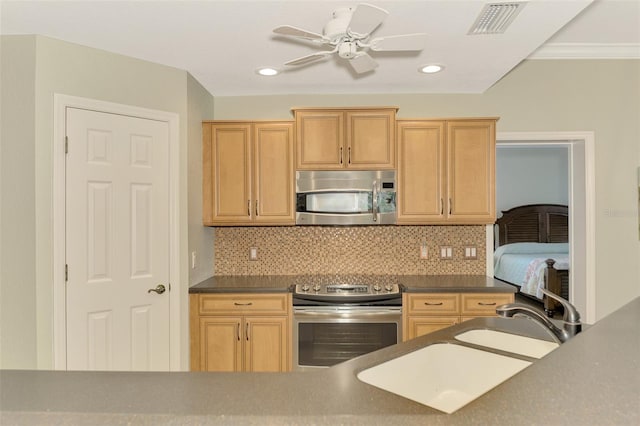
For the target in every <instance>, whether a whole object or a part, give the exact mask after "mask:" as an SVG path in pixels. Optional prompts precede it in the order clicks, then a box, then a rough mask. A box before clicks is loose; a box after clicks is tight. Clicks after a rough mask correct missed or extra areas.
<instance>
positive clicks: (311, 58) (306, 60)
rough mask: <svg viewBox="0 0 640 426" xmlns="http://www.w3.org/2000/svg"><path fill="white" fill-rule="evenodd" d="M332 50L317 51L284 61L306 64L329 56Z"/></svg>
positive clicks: (287, 63)
mask: <svg viewBox="0 0 640 426" xmlns="http://www.w3.org/2000/svg"><path fill="white" fill-rule="evenodd" d="M332 53H333V52H317V53H312V54H310V55H306V56H302V57H300V58H296V59H292V60H290V61H289V62H285V63H284V64H285V65H306V64H310V63H312V62H317V61H320V60H322V59H324V58H327V57H329V56H331V54H332Z"/></svg>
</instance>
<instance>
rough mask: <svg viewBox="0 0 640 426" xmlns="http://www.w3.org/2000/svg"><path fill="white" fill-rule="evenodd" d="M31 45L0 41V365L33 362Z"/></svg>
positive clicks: (20, 39) (18, 39)
mask: <svg viewBox="0 0 640 426" xmlns="http://www.w3.org/2000/svg"><path fill="white" fill-rule="evenodd" d="M35 46H36V44H35V39H34V38H33V37H11V38H4V37H3V38H2V41H1V44H0V52H1V53H2V56H1V57H0V59H1V64H0V65H1V67H2V68H1V71H0V76H1V80H0V88H1V90H2V92H1V94H2V96H1V102H2V103H1V105H0V113H1V116H0V123H1V128H0V138H1V142H2V143H1V144H0V367H3V366H11V367H13V368H28V367H33V366H35V365H36V353H37V344H38V342H37V341H36V333H35V330H36V288H35V285H34V283H35V276H36V274H35V269H34V268H33V261H34V256H33V254H34V252H35V250H36V231H35V214H36V210H35V205H36V199H35V193H34V189H35V162H34V158H35V154H36V153H35V148H36V147H35V144H34V139H35V99H36V97H35V85H34V82H35V72H36V69H35V61H36V53H35V52H36V50H35ZM18 182H19V183H20V184H19V185H17V183H18ZM27 331H28V332H27Z"/></svg>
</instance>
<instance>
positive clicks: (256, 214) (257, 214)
mask: <svg viewBox="0 0 640 426" xmlns="http://www.w3.org/2000/svg"><path fill="white" fill-rule="evenodd" d="M256 216H258V200H256Z"/></svg>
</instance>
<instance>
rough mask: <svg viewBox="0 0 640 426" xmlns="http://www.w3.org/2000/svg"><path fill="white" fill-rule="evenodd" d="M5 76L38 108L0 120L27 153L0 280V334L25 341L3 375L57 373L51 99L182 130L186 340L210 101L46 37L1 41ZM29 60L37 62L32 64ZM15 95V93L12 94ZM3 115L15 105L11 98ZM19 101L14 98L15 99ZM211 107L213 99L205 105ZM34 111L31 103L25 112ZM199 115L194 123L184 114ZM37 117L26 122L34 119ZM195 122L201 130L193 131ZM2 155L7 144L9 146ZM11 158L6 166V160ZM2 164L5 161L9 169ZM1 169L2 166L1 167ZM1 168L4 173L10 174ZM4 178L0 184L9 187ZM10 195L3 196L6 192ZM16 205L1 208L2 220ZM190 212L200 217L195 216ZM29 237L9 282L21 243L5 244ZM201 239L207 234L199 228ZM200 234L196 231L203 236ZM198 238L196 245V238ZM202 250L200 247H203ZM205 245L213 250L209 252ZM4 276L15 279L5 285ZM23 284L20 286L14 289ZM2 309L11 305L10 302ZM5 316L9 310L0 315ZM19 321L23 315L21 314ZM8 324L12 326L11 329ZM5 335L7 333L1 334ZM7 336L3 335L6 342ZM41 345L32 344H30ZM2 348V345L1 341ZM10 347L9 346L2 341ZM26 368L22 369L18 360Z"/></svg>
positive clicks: (132, 64)
mask: <svg viewBox="0 0 640 426" xmlns="http://www.w3.org/2000/svg"><path fill="white" fill-rule="evenodd" d="M2 48H3V49H2V61H3V74H4V71H5V67H8V69H10V70H11V73H12V75H13V76H14V77H15V80H16V81H15V82H14V84H16V85H17V86H20V87H23V88H24V90H23V91H26V92H32V93H33V95H32V97H34V100H33V101H30V100H29V99H26V100H25V109H26V110H25V111H24V113H22V114H18V115H19V117H18V119H17V122H16V123H13V122H12V123H9V124H7V122H6V121H5V120H4V118H5V116H4V114H5V111H4V108H3V125H2V127H3V133H4V131H5V126H7V125H8V126H9V128H10V130H11V131H12V132H13V133H12V134H14V135H15V134H18V135H20V136H21V138H22V140H21V143H24V146H25V147H24V148H21V149H20V153H19V157H16V158H15V160H16V166H18V167H15V169H16V170H15V174H13V175H12V176H10V178H9V179H11V183H12V184H13V185H16V184H17V185H18V188H19V190H20V193H21V194H22V196H24V197H25V198H26V200H30V201H29V202H31V205H24V207H23V210H24V214H23V215H20V216H18V215H17V214H16V215H14V216H13V217H12V218H11V219H12V222H11V223H7V221H4V220H3V222H2V247H3V257H2V267H3V268H2V271H3V273H2V275H3V280H2V283H0V284H1V288H2V292H3V297H2V300H3V302H2V303H3V304H5V303H10V304H11V310H8V311H7V315H4V314H3V315H4V316H3V317H2V319H3V321H2V322H3V325H4V324H7V326H6V327H7V328H9V329H10V330H11V331H10V333H8V334H7V335H8V336H9V337H8V338H10V339H12V342H10V343H15V342H16V341H17V337H16V336H22V339H24V342H28V343H24V344H22V345H20V346H14V345H13V344H4V345H3V347H2V348H1V352H2V359H1V361H2V364H0V367H2V368H52V367H53V349H52V348H53V333H52V322H53V321H52V318H53V288H52V280H53V242H52V232H53V229H52V203H53V199H52V173H53V157H52V155H53V150H52V146H53V143H54V141H53V126H54V117H53V112H54V111H53V107H54V103H53V96H54V94H55V93H60V94H65V95H71V96H79V97H85V98H92V99H98V100H102V101H109V102H115V103H120V104H126V105H134V106H139V107H144V108H149V109H155V110H161V111H168V112H173V113H176V114H178V116H179V120H180V128H179V139H180V148H179V156H180V159H179V163H180V166H179V167H180V172H179V177H178V179H179V181H180V182H179V188H180V193H179V196H180V198H179V205H180V211H179V219H178V220H179V228H180V241H179V245H180V247H179V253H181V258H180V272H179V275H180V281H181V283H182V285H183V287H182V288H183V292H182V293H181V306H182V312H181V315H182V318H181V331H182V334H183V335H184V336H187V335H188V333H187V331H188V310H187V309H186V307H187V306H188V295H187V284H188V282H189V269H188V259H187V257H188V256H187V252H188V244H189V243H188V236H189V222H188V217H187V216H188V211H189V207H188V205H189V203H196V202H197V201H196V200H195V199H193V197H190V196H189V193H188V191H187V188H188V173H187V172H188V170H189V167H188V143H187V141H188V137H192V138H195V139H197V140H196V142H194V143H195V144H200V143H201V142H200V141H201V138H200V136H199V134H198V132H200V131H201V130H199V128H200V126H201V125H200V120H201V114H200V113H198V112H197V111H198V109H199V108H203V109H204V110H205V112H204V115H210V114H211V113H212V103H213V99H212V97H211V96H210V95H209V94H208V93H207V92H206V91H205V90H204V89H203V88H202V87H201V86H200V85H198V84H194V83H193V82H191V83H189V81H188V80H189V77H188V74H187V73H186V72H185V71H183V70H178V69H175V68H171V67H166V66H162V65H157V64H153V63H149V62H145V61H141V60H138V59H133V58H129V57H124V56H121V55H116V54H112V53H108V52H105V51H101V50H97V49H91V48H88V47H83V46H79V45H75V44H71V43H66V42H62V41H58V40H54V39H50V38H46V37H41V36H3V37H2ZM29 58H33V59H29ZM16 90H17V89H16ZM2 95H3V100H2V102H3V106H4V104H5V103H6V102H9V101H10V100H11V99H10V98H8V99H5V92H4V91H3V93H2ZM13 96H15V94H14V95H13ZM207 98H209V99H207ZM29 102H31V104H29ZM189 111H191V113H192V114H193V115H194V116H195V118H194V119H193V120H192V121H189V120H188V112H189ZM30 116H31V117H32V118H31V119H29V117H30ZM194 122H195V124H194ZM2 145H3V150H4V147H5V140H4V138H3V143H2ZM10 160H11V159H10V158H7V160H6V161H10ZM3 161H5V160H3ZM3 166H4V164H3ZM4 170H5V169H4V167H3V172H4ZM4 182H5V179H4V176H3V185H4ZM3 194H4V187H3ZM9 207H10V206H9V205H8V203H5V200H4V199H3V201H2V209H3V211H4V210H5V209H6V208H9ZM192 209H197V207H193V208H192ZM13 227H16V229H24V231H25V232H24V233H22V234H21V235H20V237H21V238H19V239H18V240H17V241H19V244H20V251H19V254H20V255H21V256H20V257H19V258H17V259H15V263H14V264H12V265H10V268H9V270H8V271H7V273H6V274H5V273H4V271H5V266H6V263H8V261H9V260H10V258H6V260H5V257H4V248H5V247H6V246H10V245H11V244H15V242H12V241H11V240H9V236H10V234H7V231H9V232H11V228H13ZM197 229H200V230H203V231H204V228H202V227H198V228H197ZM197 229H196V232H197ZM194 238H196V237H195V236H194ZM200 244H202V242H200ZM207 245H209V244H207ZM5 276H8V277H9V278H10V280H7V281H5V279H4V278H5ZM16 277H20V278H21V279H20V281H19V282H17V281H16ZM5 293H6V294H8V295H12V293H16V294H17V296H16V297H15V299H9V300H8V299H6V298H5V297H4V294H5ZM5 300H6V302H5ZM3 312H5V311H4V309H3ZM18 313H20V315H18ZM25 317H28V318H25ZM9 325H10V326H9ZM3 331H4V330H3ZM4 335H5V334H4V333H3V336H4ZM33 339H35V345H34V344H33V343H31V341H32V340H33ZM3 340H4V337H3ZM5 343H6V341H5ZM181 352H182V355H183V356H182V358H183V359H182V361H183V367H185V368H186V366H187V364H188V357H187V354H188V345H186V337H184V338H183V342H182V345H181ZM18 359H23V360H24V361H23V362H17V361H16V360H18Z"/></svg>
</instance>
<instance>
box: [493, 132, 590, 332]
mask: <svg viewBox="0 0 640 426" xmlns="http://www.w3.org/2000/svg"><path fill="white" fill-rule="evenodd" d="M497 140H498V141H497V149H496V212H497V217H498V218H499V217H501V215H502V211H503V210H507V209H510V208H513V207H516V206H520V205H526V204H561V205H567V206H568V212H569V221H568V222H569V241H568V244H569V255H568V258H569V264H570V265H571V273H570V274H569V300H570V301H571V303H573V304H574V305H576V307H577V308H578V310H579V311H580V313H581V314H582V318H583V321H584V322H587V323H590V322H593V321H594V320H595V282H594V281H595V270H594V262H593V261H589V259H591V260H593V256H594V253H595V235H594V232H593V230H594V225H593V223H594V215H595V211H594V209H595V206H594V193H595V184H594V177H593V173H594V164H593V163H594V159H593V155H594V136H593V133H592V132H571V133H570V132H555V133H502V134H498V137H497ZM491 273H492V274H493V269H492V270H491Z"/></svg>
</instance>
